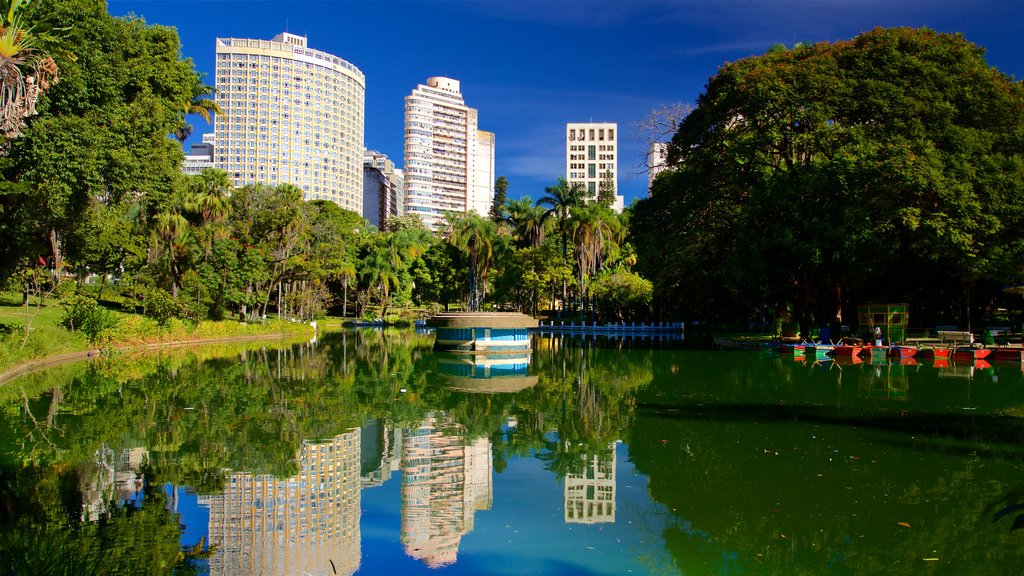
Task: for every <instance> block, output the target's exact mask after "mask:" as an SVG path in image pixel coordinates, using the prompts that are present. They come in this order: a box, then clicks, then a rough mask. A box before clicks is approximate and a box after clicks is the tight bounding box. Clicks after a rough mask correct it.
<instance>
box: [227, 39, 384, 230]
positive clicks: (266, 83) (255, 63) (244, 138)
mask: <svg viewBox="0 0 1024 576" xmlns="http://www.w3.org/2000/svg"><path fill="white" fill-rule="evenodd" d="M216 84H217V103H218V104H219V105H220V107H221V110H223V111H224V115H223V117H221V118H218V119H217V121H216V135H217V147H216V158H215V162H216V165H217V167H218V168H220V169H222V170H224V171H226V172H227V173H228V176H230V177H231V179H232V181H233V182H234V184H235V185H236V186H243V185H245V184H250V183H264V184H271V185H276V184H283V183H289V184H294V185H296V186H298V187H299V188H302V190H303V191H304V192H305V193H306V199H307V200H318V199H322V200H332V201H334V202H335V203H337V204H338V205H339V206H341V207H342V208H346V209H348V210H352V211H354V212H358V213H362V203H363V162H362V157H363V110H364V104H363V100H364V96H365V92H366V80H365V78H364V76H363V73H362V72H360V71H359V69H358V68H356V67H355V66H353V65H352V64H350V63H348V62H346V61H344V60H342V59H341V58H338V57H337V56H333V55H331V54H328V53H326V52H321V51H319V50H312V49H310V48H308V47H307V46H306V38H305V37H303V36H296V35H295V34H289V33H287V32H285V33H282V34H278V35H277V36H275V37H274V39H273V40H247V39H241V38H218V39H217V71H216Z"/></svg>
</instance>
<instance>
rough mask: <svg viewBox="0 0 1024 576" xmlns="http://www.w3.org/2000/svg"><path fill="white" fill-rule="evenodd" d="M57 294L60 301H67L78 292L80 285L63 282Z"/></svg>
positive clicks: (71, 281)
mask: <svg viewBox="0 0 1024 576" xmlns="http://www.w3.org/2000/svg"><path fill="white" fill-rule="evenodd" d="M55 292H56V296H57V298H58V299H60V300H67V299H69V298H71V297H73V296H74V295H75V294H76V293H77V292H78V284H76V283H75V281H74V280H61V281H60V284H58V285H57V289H56V291H55Z"/></svg>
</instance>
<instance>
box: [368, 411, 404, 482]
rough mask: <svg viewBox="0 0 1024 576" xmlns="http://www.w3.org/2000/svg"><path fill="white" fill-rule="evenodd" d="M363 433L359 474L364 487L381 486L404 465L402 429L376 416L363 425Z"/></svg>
mask: <svg viewBox="0 0 1024 576" xmlns="http://www.w3.org/2000/svg"><path fill="white" fill-rule="evenodd" d="M361 434H362V442H361V444H360V445H361V449H360V451H359V452H360V472H359V475H360V476H361V478H362V484H363V487H364V488H372V487H374V486H380V485H382V484H384V483H385V482H387V481H388V480H390V479H391V473H392V472H395V471H397V470H398V469H399V467H400V466H401V465H402V429H401V428H391V427H390V426H388V425H387V423H385V422H384V421H382V420H380V419H376V418H375V419H373V420H370V421H369V422H367V423H366V424H365V425H364V426H363V428H362V432H361Z"/></svg>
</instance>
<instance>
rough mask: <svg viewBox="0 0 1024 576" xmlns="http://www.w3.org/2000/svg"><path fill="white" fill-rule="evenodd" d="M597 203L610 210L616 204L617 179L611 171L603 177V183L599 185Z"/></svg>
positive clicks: (606, 172)
mask: <svg viewBox="0 0 1024 576" xmlns="http://www.w3.org/2000/svg"><path fill="white" fill-rule="evenodd" d="M597 201H598V202H599V203H601V204H604V205H605V206H608V207H609V208H610V207H611V206H612V205H613V204H615V177H614V176H612V171H611V170H606V171H605V173H604V174H602V175H601V182H600V183H599V184H598V185H597Z"/></svg>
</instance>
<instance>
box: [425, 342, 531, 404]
mask: <svg viewBox="0 0 1024 576" xmlns="http://www.w3.org/2000/svg"><path fill="white" fill-rule="evenodd" d="M530 358H531V353H530V352H515V353H501V354H444V353H438V354H437V371H438V373H440V374H441V375H443V376H444V377H445V378H444V379H445V381H446V382H448V384H449V385H450V386H451V387H452V389H454V390H458V391H460V392H482V393H487V394H494V393H503V392H519V391H521V390H525V389H526V388H529V387H530V386H533V385H534V384H536V383H537V376H536V375H533V376H531V375H530V374H529V369H530Z"/></svg>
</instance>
